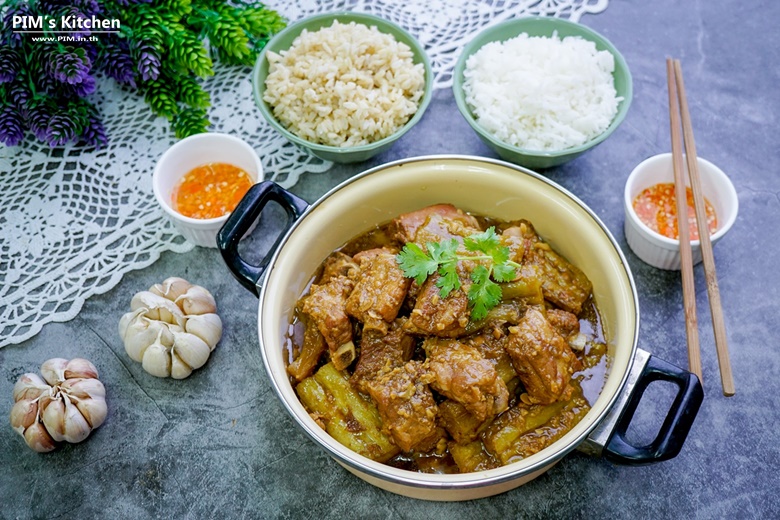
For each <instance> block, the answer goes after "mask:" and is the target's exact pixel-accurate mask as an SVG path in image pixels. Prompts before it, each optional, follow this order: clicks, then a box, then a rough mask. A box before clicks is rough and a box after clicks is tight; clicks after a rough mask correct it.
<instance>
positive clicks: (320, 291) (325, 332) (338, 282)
mask: <svg viewBox="0 0 780 520" xmlns="http://www.w3.org/2000/svg"><path fill="white" fill-rule="evenodd" d="M354 286H355V282H353V281H352V280H351V279H349V278H347V277H346V276H341V275H339V276H336V277H335V278H331V279H330V280H329V281H328V282H327V283H325V284H312V286H311V289H310V290H309V295H308V296H307V297H306V298H304V300H303V306H302V307H301V310H302V311H303V312H304V313H306V314H307V315H308V316H309V318H311V320H312V321H313V322H314V323H315V324H316V325H317V328H318V329H319V331H320V333H321V334H322V336H323V337H324V338H325V342H326V343H327V344H328V350H329V351H330V357H331V361H333V365H334V366H335V367H336V369H337V370H343V369H345V368H346V367H348V366H349V365H350V364H351V363H352V362H353V361H354V360H355V344H354V343H353V342H352V322H351V321H350V319H349V316H347V312H346V304H347V297H349V294H350V293H351V292H352V289H353V288H354Z"/></svg>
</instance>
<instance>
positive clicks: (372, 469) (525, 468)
mask: <svg viewBox="0 0 780 520" xmlns="http://www.w3.org/2000/svg"><path fill="white" fill-rule="evenodd" d="M453 160H454V161H472V162H478V163H485V164H492V165H496V166H501V167H503V168H509V169H512V170H515V171H518V172H520V173H522V174H525V175H529V176H531V177H533V178H535V179H536V180H539V181H542V182H543V183H545V184H547V185H549V186H550V187H552V188H554V189H556V190H558V191H560V192H561V193H562V194H563V195H565V196H567V197H569V198H570V199H572V200H573V201H574V202H575V203H576V204H577V205H578V206H580V208H581V209H582V210H583V211H585V212H586V213H587V214H588V215H589V216H590V217H591V219H592V220H593V221H594V222H595V223H596V224H597V225H598V227H599V228H600V229H601V232H602V233H603V234H604V235H605V236H606V237H607V239H608V240H609V242H610V243H611V244H612V246H613V248H614V250H615V253H616V254H617V256H618V258H619V259H620V263H621V265H622V266H623V267H624V271H625V275H626V278H627V281H628V286H629V287H630V289H631V299H632V300H633V302H634V309H635V316H634V323H635V324H636V325H635V327H634V331H633V338H632V342H631V354H630V356H629V359H630V362H629V363H628V366H627V367H626V369H625V371H624V373H623V374H622V375H621V380H620V383H619V384H618V385H617V387H616V389H615V392H614V394H613V395H612V396H610V398H609V401H608V403H607V406H605V407H604V409H603V410H602V412H601V413H599V414H598V415H597V416H595V417H593V418H591V419H589V421H590V424H588V425H587V427H586V428H585V429H584V431H583V432H582V433H581V434H580V435H578V436H577V437H576V438H575V439H573V440H572V441H571V442H569V444H567V445H565V446H564V447H563V448H561V449H558V450H556V451H551V452H550V453H549V454H546V455H545V456H543V457H540V456H539V455H540V454H542V453H543V452H544V451H547V449H545V450H542V451H541V452H539V453H537V454H535V455H532V456H531V457H529V458H527V459H524V461H527V460H533V459H536V460H533V462H531V463H529V464H524V461H518V462H514V463H511V464H508V465H506V466H501V467H499V468H495V469H491V470H486V471H479V472H472V473H461V474H447V475H444V474H430V473H425V474H423V473H416V472H412V471H407V470H401V469H398V468H393V467H391V466H387V465H384V464H381V463H379V462H376V461H373V460H371V459H368V458H367V457H364V456H362V455H360V454H358V453H355V452H352V451H350V450H349V449H348V448H344V450H345V453H344V454H342V453H340V452H339V451H338V450H335V449H333V447H332V446H330V445H329V444H328V443H327V442H325V441H324V440H323V439H322V438H321V437H320V435H321V434H320V435H318V434H317V433H318V432H315V431H313V430H312V429H311V428H310V426H309V425H308V424H307V423H305V422H303V421H301V420H300V419H299V418H298V416H297V414H296V411H295V410H294V409H293V407H292V406H291V404H290V403H288V402H287V400H286V399H285V398H284V394H283V392H282V390H281V387H280V386H279V385H280V383H279V381H277V379H276V378H275V377H274V375H273V374H274V372H273V370H272V366H271V363H270V360H269V359H268V356H267V355H266V351H265V349H264V348H263V341H262V331H261V327H260V323H261V321H262V317H261V315H260V312H261V310H262V305H263V301H264V299H265V297H266V288H267V287H268V284H267V283H266V279H267V278H268V277H269V276H270V273H271V271H272V269H273V267H274V266H275V265H276V262H277V259H278V257H279V254H280V251H281V250H282V249H284V247H285V245H286V244H287V242H288V241H289V239H290V237H291V236H292V235H293V233H295V231H296V230H297V229H298V227H299V226H300V225H301V224H302V223H303V222H304V221H305V220H306V219H307V218H308V216H309V215H310V214H311V213H312V212H313V211H314V210H315V209H316V208H317V207H318V206H319V205H321V204H322V203H323V202H324V201H325V200H327V199H328V198H329V197H331V196H332V195H333V194H334V193H336V192H338V191H340V190H342V189H345V188H347V187H348V186H349V185H351V184H353V183H355V182H357V181H359V180H362V179H363V178H365V177H368V176H370V175H372V174H374V173H376V172H379V171H382V170H386V169H389V168H392V167H395V166H399V165H405V164H410V163H417V162H436V161H453ZM258 292H259V300H258V341H259V343H260V354H261V356H262V358H263V365H264V366H265V370H266V373H267V374H268V376H269V378H270V380H271V384H272V387H273V389H274V392H275V393H276V395H277V397H278V398H279V400H280V401H281V402H282V404H283V406H284V408H285V410H286V411H287V413H288V414H290V416H292V418H293V419H294V420H295V422H296V423H297V424H298V425H299V426H300V427H301V428H302V430H303V431H304V432H305V433H306V435H307V436H308V437H309V438H311V439H312V440H313V441H314V442H315V443H316V444H317V445H318V446H320V448H322V449H324V450H325V451H326V453H327V454H328V455H330V456H331V457H333V458H334V459H336V461H337V462H339V463H340V464H342V465H344V466H347V467H348V469H351V470H354V471H357V472H359V473H363V474H365V475H368V476H371V477H373V478H376V479H380V480H382V481H385V482H389V483H393V484H398V485H401V486H411V487H415V488H418V489H430V490H451V489H464V490H465V489H471V488H480V487H486V486H494V485H500V484H503V483H506V482H509V481H512V480H516V479H518V478H519V477H521V476H523V475H528V474H531V473H534V472H536V471H541V470H543V469H546V468H548V467H551V466H552V465H554V464H555V463H556V462H558V461H559V460H560V459H562V458H563V457H564V456H566V455H567V454H569V453H570V452H571V451H573V450H574V449H575V448H576V447H577V446H579V445H580V444H582V443H583V442H584V441H585V440H586V439H587V437H588V436H589V435H590V434H591V433H592V432H593V430H594V429H596V427H597V426H598V425H599V424H600V423H601V422H602V421H603V420H604V419H605V417H607V415H609V413H610V412H611V411H612V409H613V408H614V406H615V404H616V403H617V401H618V399H619V397H620V395H621V393H622V392H623V389H624V388H625V386H626V383H627V381H628V377H629V373H630V371H631V365H632V364H633V361H634V359H635V358H636V353H637V344H638V341H639V318H640V313H639V298H638V294H637V290H636V283H635V282H634V277H633V275H632V273H631V269H630V268H629V265H628V261H627V260H626V258H625V255H624V254H623V251H622V250H621V248H620V246H619V245H618V243H617V240H615V237H614V236H613V235H612V233H611V232H610V231H609V229H608V228H607V226H606V225H605V224H604V223H603V222H602V221H601V219H600V218H599V217H598V216H597V215H596V213H595V212H594V211H593V210H591V208H590V207H588V205H587V204H585V203H584V202H583V201H582V200H580V199H579V198H578V197H577V196H575V195H574V194H573V193H571V192H570V191H568V190H567V189H566V188H564V187H562V186H560V185H559V184H557V183H555V182H553V181H552V180H550V179H548V178H546V177H544V176H543V175H541V174H539V173H536V172H534V171H532V170H529V169H527V168H524V167H522V166H519V165H515V164H512V163H508V162H506V161H502V160H499V159H493V158H486V157H480V156H473V155H459V154H436V155H425V156H417V157H407V158H403V159H398V160H395V161H391V162H388V163H383V164H380V165H377V166H374V167H372V168H369V169H368V170H365V171H363V172H361V173H358V174H356V175H354V176H352V177H350V178H348V179H346V180H344V181H343V182H341V183H339V184H338V185H336V186H334V187H333V188H331V189H330V190H328V192H327V193H325V194H324V195H322V196H321V197H320V198H318V199H317V200H316V201H315V202H313V203H311V204H310V205H309V207H308V208H307V209H306V211H304V212H303V213H302V214H301V216H300V217H299V218H298V219H297V220H296V221H295V222H294V223H292V225H291V226H290V227H289V229H288V230H287V231H286V232H285V233H284V234H283V236H282V237H281V238H280V239H279V242H278V244H277V246H276V250H275V251H273V254H272V256H271V259H270V261H269V263H268V267H267V268H266V270H265V272H264V274H263V276H262V277H261V279H260V280H259V281H258ZM284 384H289V383H288V382H287V381H285V382H284ZM584 420H585V419H583V421H584ZM321 431H323V430H321ZM323 432H324V431H323ZM325 435H327V434H325ZM333 442H334V443H336V442H337V441H335V440H334V441H333ZM538 456H539V457H538ZM396 473H398V474H396Z"/></svg>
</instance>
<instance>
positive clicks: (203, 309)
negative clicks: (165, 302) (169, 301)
mask: <svg viewBox="0 0 780 520" xmlns="http://www.w3.org/2000/svg"><path fill="white" fill-rule="evenodd" d="M176 305H178V306H179V308H181V310H183V311H184V313H185V314H209V313H216V312H217V302H216V301H214V297H213V296H212V295H211V293H210V292H208V291H207V290H206V289H204V288H203V287H201V286H200V285H193V286H192V287H190V288H189V290H187V292H186V293H184V294H182V295H181V296H179V297H178V298H176Z"/></svg>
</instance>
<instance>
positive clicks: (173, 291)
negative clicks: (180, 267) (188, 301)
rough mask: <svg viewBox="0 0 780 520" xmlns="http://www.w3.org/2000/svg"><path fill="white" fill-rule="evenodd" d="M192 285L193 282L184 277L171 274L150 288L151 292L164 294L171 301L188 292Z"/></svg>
mask: <svg viewBox="0 0 780 520" xmlns="http://www.w3.org/2000/svg"><path fill="white" fill-rule="evenodd" d="M190 287H192V284H191V283H190V282H188V281H187V280H185V279H183V278H178V277H176V276H171V277H170V278H166V279H165V280H163V282H162V283H156V284H154V285H152V286H151V287H150V288H149V292H152V293H154V294H156V295H158V296H162V297H163V298H166V299H168V300H171V301H176V298H178V297H179V296H181V295H182V294H184V293H186V292H187V290H188V289H189V288H190Z"/></svg>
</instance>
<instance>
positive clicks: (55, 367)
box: [41, 358, 68, 386]
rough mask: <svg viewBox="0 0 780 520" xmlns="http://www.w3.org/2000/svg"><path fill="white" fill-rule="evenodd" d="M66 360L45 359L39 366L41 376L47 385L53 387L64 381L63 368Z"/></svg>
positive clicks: (66, 364) (66, 362) (66, 363)
mask: <svg viewBox="0 0 780 520" xmlns="http://www.w3.org/2000/svg"><path fill="white" fill-rule="evenodd" d="M66 366H68V360H67V359H63V358H52V359H47V360H46V361H44V362H43V365H41V374H42V375H43V378H44V379H45V380H46V382H47V383H49V384H50V385H52V386H54V385H57V384H59V383H61V382H62V381H64V380H65V367H66Z"/></svg>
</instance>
